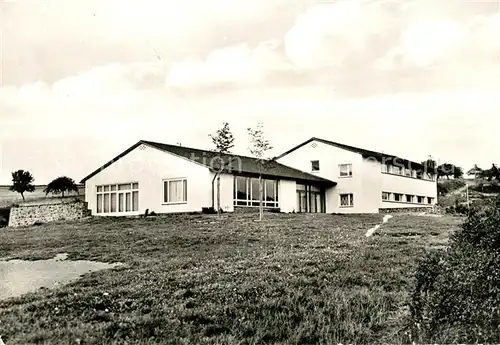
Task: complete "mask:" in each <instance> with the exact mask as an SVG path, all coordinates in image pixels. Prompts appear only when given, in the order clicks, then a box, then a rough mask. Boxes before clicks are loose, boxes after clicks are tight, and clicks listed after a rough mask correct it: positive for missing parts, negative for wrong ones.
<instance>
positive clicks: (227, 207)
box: [210, 173, 234, 212]
mask: <svg viewBox="0 0 500 345" xmlns="http://www.w3.org/2000/svg"><path fill="white" fill-rule="evenodd" d="M214 176H215V174H214V173H210V183H212V182H211V181H212V180H213V178H214ZM233 198H234V175H230V174H220V207H221V208H222V210H223V211H224V212H233V211H234V206H233ZM214 208H215V209H217V179H216V180H215V181H214Z"/></svg>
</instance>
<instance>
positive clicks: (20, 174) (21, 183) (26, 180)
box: [9, 170, 35, 200]
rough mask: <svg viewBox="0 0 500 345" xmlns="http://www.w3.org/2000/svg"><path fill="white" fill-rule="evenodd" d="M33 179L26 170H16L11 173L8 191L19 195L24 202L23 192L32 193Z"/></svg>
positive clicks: (33, 187)
mask: <svg viewBox="0 0 500 345" xmlns="http://www.w3.org/2000/svg"><path fill="white" fill-rule="evenodd" d="M33 182H35V179H34V178H33V175H32V174H31V173H30V172H29V171H27V170H17V171H14V172H12V186H10V187H9V190H11V191H13V192H17V193H19V194H21V197H22V198H23V200H24V193H25V192H30V193H31V192H34V191H35V186H34V185H33Z"/></svg>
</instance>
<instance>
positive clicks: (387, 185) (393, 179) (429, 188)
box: [380, 173, 437, 208]
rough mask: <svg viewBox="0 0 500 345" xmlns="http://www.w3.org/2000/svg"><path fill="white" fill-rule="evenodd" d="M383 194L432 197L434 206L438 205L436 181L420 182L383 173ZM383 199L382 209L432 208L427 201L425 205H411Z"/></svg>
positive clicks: (381, 202)
mask: <svg viewBox="0 0 500 345" xmlns="http://www.w3.org/2000/svg"><path fill="white" fill-rule="evenodd" d="M381 192H389V193H400V194H410V195H415V196H424V197H426V198H427V197H432V198H434V202H433V205H434V204H436V203H437V182H436V181H428V180H420V179H416V178H410V177H404V176H399V175H391V174H382V173H381ZM403 197H405V196H403ZM381 199H382V198H380V207H381V208H400V207H425V206H430V205H429V204H427V200H425V203H424V204H417V203H415V204H410V203H400V202H383V201H382V200H381Z"/></svg>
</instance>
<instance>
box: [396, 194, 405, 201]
mask: <svg viewBox="0 0 500 345" xmlns="http://www.w3.org/2000/svg"><path fill="white" fill-rule="evenodd" d="M403 196H404V194H403V193H394V201H395V202H404V200H403ZM399 197H400V199H399V200H397V199H398V198H399Z"/></svg>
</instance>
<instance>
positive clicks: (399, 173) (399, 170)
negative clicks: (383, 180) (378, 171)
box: [392, 165, 403, 175]
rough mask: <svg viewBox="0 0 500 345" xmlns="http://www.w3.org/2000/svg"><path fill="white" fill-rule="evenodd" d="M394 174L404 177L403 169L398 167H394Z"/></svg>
mask: <svg viewBox="0 0 500 345" xmlns="http://www.w3.org/2000/svg"><path fill="white" fill-rule="evenodd" d="M392 173H393V174H396V175H403V168H402V167H400V166H397V165H393V166H392Z"/></svg>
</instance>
